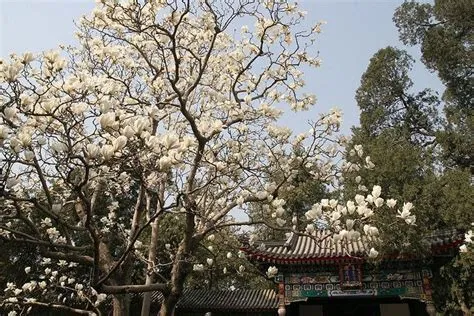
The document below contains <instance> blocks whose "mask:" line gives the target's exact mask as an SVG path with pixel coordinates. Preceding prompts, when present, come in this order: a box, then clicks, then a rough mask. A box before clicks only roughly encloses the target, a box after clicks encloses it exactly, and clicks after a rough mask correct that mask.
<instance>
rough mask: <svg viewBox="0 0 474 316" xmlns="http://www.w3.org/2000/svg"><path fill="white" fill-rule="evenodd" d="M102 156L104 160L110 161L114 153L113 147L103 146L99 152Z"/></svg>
mask: <svg viewBox="0 0 474 316" xmlns="http://www.w3.org/2000/svg"><path fill="white" fill-rule="evenodd" d="M100 152H101V154H102V156H103V157H104V160H106V161H107V160H110V159H111V158H112V157H113V155H114V152H115V149H114V146H112V145H105V146H104V147H102V149H101V150H100Z"/></svg>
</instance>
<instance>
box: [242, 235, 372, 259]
mask: <svg viewBox="0 0 474 316" xmlns="http://www.w3.org/2000/svg"><path fill="white" fill-rule="evenodd" d="M371 241H373V240H372V238H371V237H368V236H362V237H361V238H359V239H358V240H354V241H347V240H346V239H344V241H338V242H334V241H333V239H332V238H331V236H330V235H329V234H328V232H326V231H319V232H317V233H316V236H314V237H313V238H311V237H309V236H299V235H296V234H292V235H291V236H290V237H289V238H288V240H287V241H286V242H280V243H278V242H267V243H265V242H264V243H263V246H262V245H260V246H259V247H258V249H253V248H246V249H245V251H246V252H247V254H248V255H249V256H250V257H251V258H253V259H256V260H258V261H268V262H282V261H283V262H287V263H290V262H292V261H299V262H301V261H305V260H307V261H314V260H329V261H330V260H333V259H336V258H337V259H341V258H344V257H361V256H365V255H366V254H367V252H368V250H369V249H370V248H369V247H368V245H369V244H370V242H371Z"/></svg>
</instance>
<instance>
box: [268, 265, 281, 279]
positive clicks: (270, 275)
mask: <svg viewBox="0 0 474 316" xmlns="http://www.w3.org/2000/svg"><path fill="white" fill-rule="evenodd" d="M266 274H267V277H268V278H273V277H275V276H276V275H277V274H278V269H277V267H275V266H270V267H268V269H267V272H266Z"/></svg>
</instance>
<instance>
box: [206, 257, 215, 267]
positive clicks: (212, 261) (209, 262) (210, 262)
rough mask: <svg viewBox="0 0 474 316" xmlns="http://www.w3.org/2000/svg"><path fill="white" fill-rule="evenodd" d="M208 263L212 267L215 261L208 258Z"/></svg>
mask: <svg viewBox="0 0 474 316" xmlns="http://www.w3.org/2000/svg"><path fill="white" fill-rule="evenodd" d="M206 262H207V264H208V265H209V266H212V264H213V263H214V260H213V259H211V258H207V259H206Z"/></svg>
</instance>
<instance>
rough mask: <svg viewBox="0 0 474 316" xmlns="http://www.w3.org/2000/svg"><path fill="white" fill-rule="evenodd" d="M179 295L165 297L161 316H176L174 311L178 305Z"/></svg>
mask: <svg viewBox="0 0 474 316" xmlns="http://www.w3.org/2000/svg"><path fill="white" fill-rule="evenodd" d="M178 300H179V295H173V294H170V295H168V296H166V297H165V299H164V300H163V303H162V304H161V308H160V312H159V314H158V315H159V316H174V310H175V308H176V304H177V303H178Z"/></svg>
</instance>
